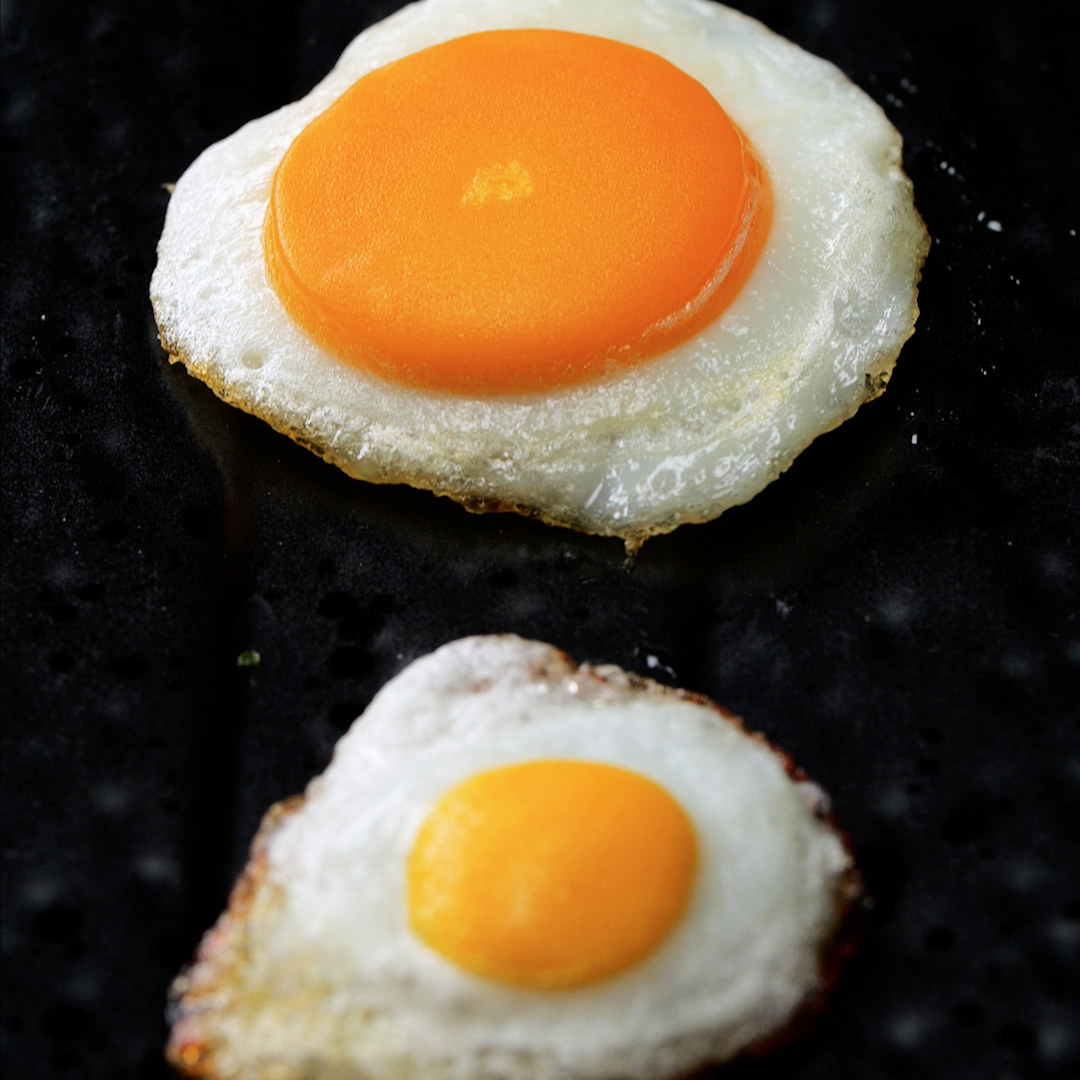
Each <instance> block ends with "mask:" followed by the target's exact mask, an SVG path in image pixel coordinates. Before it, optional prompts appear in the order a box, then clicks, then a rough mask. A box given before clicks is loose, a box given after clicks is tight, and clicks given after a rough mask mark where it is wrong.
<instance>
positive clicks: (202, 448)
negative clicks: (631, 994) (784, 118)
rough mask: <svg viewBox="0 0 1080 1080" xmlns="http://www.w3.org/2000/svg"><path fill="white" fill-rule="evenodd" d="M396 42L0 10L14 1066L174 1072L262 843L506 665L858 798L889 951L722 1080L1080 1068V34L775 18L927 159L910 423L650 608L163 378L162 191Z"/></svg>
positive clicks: (891, 405) (676, 576) (372, 10)
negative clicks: (182, 1028)
mask: <svg viewBox="0 0 1080 1080" xmlns="http://www.w3.org/2000/svg"><path fill="white" fill-rule="evenodd" d="M394 6H395V5H366V6H365V5H350V4H347V3H339V2H330V0H322V2H309V3H301V4H297V5H294V7H293V9H292V10H291V13H290V14H289V15H288V16H287V17H286V18H285V19H284V20H283V21H276V20H272V18H271V16H270V14H269V12H270V11H271V10H272V6H271V7H267V6H266V5H262V4H254V3H250V4H224V5H219V4H214V3H197V2H195V0H190V2H186V3H176V2H161V3H155V4H150V3H144V4H136V3H130V4H126V5H124V4H108V5H105V4H95V3H87V4H52V5H42V4H31V3H29V2H27V0H21V2H19V0H13V2H10V3H8V2H6V0H5V3H4V4H3V8H2V11H3V36H4V46H3V47H4V67H3V78H4V84H5V100H4V151H5V161H4V170H5V195H4V199H3V203H2V214H3V236H4V243H3V249H2V260H3V263H2V265H3V289H4V307H3V418H4V430H3V435H4V442H3V498H4V507H3V517H2V523H0V524H2V529H3V545H4V562H3V575H4V576H3V590H4V591H3V635H4V637H3V660H4V679H3V706H4V784H5V788H4V801H5V814H4V821H3V868H4V874H3V894H4V931H3V939H2V942H3V960H4V984H5V994H4V1021H3V1035H4V1044H3V1047H4V1048H3V1055H4V1065H5V1070H6V1075H7V1076H8V1077H12V1078H14V1077H27V1078H29V1077H35V1078H38V1077H57V1078H69V1077H70V1078H75V1077H79V1078H86V1077H110V1078H115V1077H124V1078H128V1077H131V1078H135V1077H139V1078H160V1080H164V1078H165V1077H167V1076H168V1070H167V1068H166V1066H165V1065H164V1063H163V1061H162V1058H161V1047H162V1044H163V1041H164V1038H165V1027H164V1018H163V1008H164V997H165V991H166V987H167V984H168V982H169V980H170V978H171V977H172V975H173V974H174V973H175V972H176V971H177V970H178V969H179V967H180V966H181V965H182V964H183V963H184V962H185V961H186V960H187V959H188V958H189V957H190V955H191V952H192V950H193V948H194V946H195V944H196V941H197V939H198V936H199V934H200V933H201V932H202V930H204V929H205V928H206V926H207V925H208V924H209V923H210V921H211V920H212V919H213V918H214V917H215V915H216V914H217V912H218V911H219V910H220V908H221V906H222V905H223V903H224V900H225V896H226V892H227V889H228V886H229V884H230V882H231V880H232V878H233V876H234V875H235V874H236V872H237V871H238V869H239V867H240V865H241V863H242V861H243V857H244V852H245V849H246V846H247V843H248V840H249V839H250V836H251V834H252V832H253V831H254V829H255V827H256V824H257V822H258V820H259V817H260V815H261V814H262V812H263V810H264V809H265V808H266V807H267V806H268V805H269V804H270V803H271V802H273V801H274V800H276V799H278V798H281V797H283V796H285V795H288V794H291V793H294V792H297V791H300V790H301V789H302V788H303V786H304V784H305V783H306V782H307V780H308V779H309V778H310V777H311V776H312V775H313V774H314V773H315V772H317V771H318V770H320V769H321V768H322V767H323V766H324V765H325V763H326V762H327V760H328V757H329V754H330V751H331V748H332V746H333V744H334V741H335V740H336V739H337V737H338V736H339V735H340V734H341V732H342V731H343V730H344V728H345V727H346V725H347V724H348V722H349V720H350V719H351V718H352V716H353V715H354V714H355V713H357V712H358V711H359V710H360V709H361V708H362V707H363V706H364V705H365V704H366V703H367V701H368V700H369V699H370V698H371V696H372V694H373V693H374V692H375V691H376V689H378V687H379V686H380V685H381V684H382V683H383V682H384V681H385V680H386V679H387V678H388V677H390V676H391V675H393V674H394V673H395V672H396V671H398V670H399V669H400V668H401V667H402V666H403V664H404V663H406V662H407V661H408V660H409V659H411V658H413V657H415V656H418V655H420V654H421V653H424V652H426V651H428V650H430V649H431V648H433V647H434V646H437V645H439V644H441V643H442V642H445V641H448V640H450V639H452V638H455V637H458V636H460V635H462V634H468V633H476V632H482V631H515V632H518V633H521V634H524V635H528V636H532V637H538V638H542V639H545V640H549V641H551V642H553V643H555V644H557V645H559V646H561V647H563V648H565V649H566V650H567V651H569V652H570V653H571V654H572V655H573V656H575V657H576V658H578V659H581V660H594V661H611V662H615V663H618V664H621V665H623V666H625V667H628V668H630V669H633V670H636V671H639V672H642V673H644V674H650V675H653V676H655V677H658V678H660V679H663V680H665V681H670V682H676V683H678V684H679V685H683V686H686V687H689V688H691V689H693V690H697V691H701V692H704V693H706V694H708V695H710V696H711V697H714V698H715V699H717V700H718V701H720V702H722V703H723V704H725V705H727V706H729V707H730V708H732V709H734V710H735V711H737V712H739V713H741V714H743V715H744V716H745V717H746V718H747V720H748V722H749V723H750V724H751V725H752V726H754V727H756V728H759V729H761V730H763V731H764V732H766V733H767V734H768V735H769V737H770V738H772V739H774V740H775V741H777V742H779V743H780V744H781V745H783V746H785V747H786V748H787V749H788V750H790V752H791V753H792V755H793V756H794V757H795V759H796V760H797V761H798V762H799V763H800V764H802V765H803V766H804V767H805V768H806V769H807V771H808V772H809V773H810V774H811V775H812V776H814V777H815V778H816V779H817V780H819V781H820V782H821V783H822V784H823V785H824V786H825V787H826V788H828V790H829V791H830V792H831V793H832V795H833V797H834V801H835V805H836V809H837V811H838V813H839V815H840V817H841V819H842V821H843V822H844V823H845V824H846V826H847V827H848V828H849V829H850V831H851V833H852V834H853V838H854V843H855V847H856V850H857V853H858V855H859V857H860V860H861V862H862V865H863V866H864V868H865V871H866V875H867V878H868V881H869V884H870V887H871V889H872V891H873V893H874V895H875V897H876V900H877V904H876V907H875V909H874V912H873V917H872V922H871V927H870V932H869V935H868V937H867V939H866V942H865V945H864V947H863V949H862V951H861V954H860V956H859V958H858V959H857V960H856V961H855V963H854V964H853V965H852V966H851V967H850V968H849V969H848V971H847V973H846V975H845V977H844V979H843V980H842V982H841V985H840V988H839V991H838V993H837V995H836V997H835V999H834V1000H833V1002H832V1004H831V1007H830V1008H829V1010H828V1012H827V1013H826V1015H825V1017H824V1018H823V1020H822V1022H821V1023H820V1025H819V1026H818V1028H817V1030H816V1032H815V1033H814V1034H813V1035H811V1036H810V1037H809V1038H808V1039H805V1040H803V1041H802V1042H800V1043H798V1044H797V1045H795V1046H793V1047H791V1048H790V1049H788V1050H787V1051H785V1052H783V1053H782V1054H781V1055H780V1056H779V1057H776V1058H773V1059H771V1060H766V1061H762V1062H759V1063H756V1064H752V1065H747V1066H741V1067H739V1068H737V1069H735V1070H734V1073H733V1075H737V1076H740V1077H745V1078H747V1080H762V1078H766V1077H785V1078H789V1077H790V1078H800V1080H809V1078H818V1077H826V1076H828V1077H836V1076H841V1077H860V1078H870V1080H873V1078H878V1077H881V1078H885V1077H904V1076H911V1077H949V1078H953V1080H956V1078H968V1077H971V1078H974V1077H992V1078H994V1080H1008V1078H1012V1077H1064V1076H1066V1075H1076V1073H1075V1072H1074V1070H1077V1069H1078V1068H1080V1005H1078V998H1080V970H1078V967H1080V965H1078V960H1080V837H1078V823H1080V739H1078V732H1077V702H1078V700H1080V618H1078V616H1077V609H1078V606H1080V605H1078V588H1077V583H1078V575H1080V566H1078V550H1077V548H1078V543H1080V513H1078V501H1080V495H1078V492H1080V466H1078V460H1080V454H1078V445H1080V360H1078V351H1080V350H1078V347H1077V331H1076V325H1077V321H1078V320H1080V302H1078V296H1080V275H1078V271H1077V245H1078V240H1077V237H1076V230H1077V229H1078V228H1080V213H1078V210H1077V199H1076V190H1077V186H1076V177H1077V175H1080V159H1078V155H1077V151H1076V140H1075V137H1070V136H1069V134H1068V131H1069V119H1068V118H1069V114H1070V111H1075V107H1076V97H1077V95H1076V91H1075V89H1074V87H1075V85H1076V63H1075V56H1074V57H1073V58H1072V60H1071V61H1070V51H1071V50H1074V49H1075V41H1076V39H1077V29H1078V27H1077V24H1076V18H1075V15H1074V14H1071V12H1073V11H1074V10H1075V8H1074V6H1073V5H1071V4H1069V3H1061V4H1057V5H1051V4H1039V3H1026V4H1021V3H1016V4H1007V3H1003V2H1000V0H999V2H996V3H995V2H986V0H982V2H978V3H976V2H974V0H958V2H954V3H947V4H946V3H940V2H936V3H927V2H923V0H918V2H914V3H912V2H907V3H904V4H895V5H889V7H888V10H879V5H876V4H864V3H860V2H858V0H837V2H827V0H822V2H816V3H796V2H790V3H782V2H779V0H772V2H767V0H766V2H756V3H748V4H746V5H745V10H748V11H749V12H750V13H751V14H754V15H756V16H758V17H760V18H761V19H763V20H764V21H765V22H766V23H768V24H769V25H770V26H772V27H773V28H774V29H775V30H777V31H779V32H780V33H782V34H785V35H786V36H788V37H790V38H792V39H793V40H795V41H796V42H798V43H800V44H802V45H803V46H805V47H807V48H809V49H810V50H811V51H814V52H816V53H819V54H820V55H822V56H825V57H827V58H828V59H831V60H833V61H834V62H836V63H837V64H839V65H840V66H841V67H842V68H843V69H844V70H845V71H846V72H847V73H848V74H849V75H850V76H851V77H852V78H853V79H854V80H855V81H856V82H857V83H859V84H860V85H861V86H863V87H864V88H865V89H866V90H868V91H869V92H870V93H871V94H872V95H873V96H874V97H875V98H876V99H877V100H878V101H879V102H880V103H881V104H882V105H883V106H884V108H885V109H886V111H887V112H888V113H889V115H890V117H891V118H892V120H893V122H894V123H896V124H897V126H898V127H899V128H900V130H901V132H902V133H903V135H904V137H905V143H906V153H905V159H906V164H907V168H908V172H909V173H910V175H911V176H912V177H913V179H914V181H915V189H916V196H917V203H918V205H919V207H920V209H921V211H922V213H923V215H924V216H925V218H926V220H927V222H928V225H929V228H930V231H931V233H932V234H933V236H934V238H935V243H934V246H933V250H932V252H931V256H930V259H929V262H928V264H927V267H926V272H925V276H924V281H923V287H922V292H921V297H920V302H921V306H922V311H923V313H922V317H921V319H920V322H919V327H918V331H917V333H916V335H915V337H914V338H913V339H912V340H911V342H910V343H909V344H908V346H907V347H906V348H905V350H904V353H903V355H902V357H901V361H900V364H899V366H898V368H897V371H896V376H895V378H894V380H893V384H892V386H891V387H890V389H889V390H888V392H887V394H886V395H885V397H884V398H882V399H881V400H880V401H878V402H876V403H874V404H873V405H871V406H869V407H867V408H866V409H865V410H863V411H862V412H860V414H859V415H858V417H856V418H855V419H854V420H853V421H851V422H850V423H848V424H846V425H845V426H844V427H843V428H842V429H840V430H839V431H837V432H834V433H833V434H831V435H829V436H827V437H826V438H824V439H822V440H820V441H819V442H818V443H817V444H815V446H813V447H812V448H811V449H810V450H809V451H808V452H807V453H805V454H804V455H803V456H802V457H801V458H800V459H799V460H798V462H797V463H796V465H795V466H794V467H793V468H792V469H791V471H790V472H789V473H788V474H787V475H785V476H784V477H783V478H781V480H780V481H779V482H777V483H776V484H774V485H773V486H772V487H770V488H769V489H768V490H767V491H766V492H765V493H763V494H762V495H761V496H759V497H758V498H757V499H755V500H754V501H753V503H752V504H750V505H749V506H747V507H744V508H741V509H737V510H734V511H731V512H730V513H729V514H727V515H725V516H724V517H723V518H722V519H721V520H719V521H717V522H714V523H712V524H709V525H706V526H697V527H687V528H684V529H682V530H680V531H679V532H677V533H676V534H674V535H672V536H670V537H662V538H659V539H657V540H654V541H651V542H650V543H649V544H647V545H646V547H645V550H644V552H643V553H642V555H641V558H640V559H639V561H638V565H637V567H636V568H635V569H634V570H633V571H632V572H627V571H626V570H624V569H623V565H622V550H621V546H620V545H619V543H618V542H616V541H608V540H600V539H595V538H589V537H582V536H577V535H575V534H572V533H569V532H564V531H561V530H553V529H549V528H546V527H544V526H542V525H539V524H537V523H535V522H530V521H526V520H524V519H519V518H512V517H488V518H477V517H472V516H470V515H468V514H466V513H464V512H463V511H462V510H460V509H459V508H458V507H456V506H454V505H453V504H451V503H448V502H446V501H443V500H435V499H433V498H431V497H429V496H427V495H424V494H421V493H417V492H412V491H408V490H400V489H373V488H370V487H367V486H365V485H361V484H358V483H355V482H353V481H350V480H348V479H347V478H346V477H344V476H343V475H341V474H339V473H337V472H336V471H335V470H333V469H332V468H330V467H328V466H325V465H323V464H322V463H320V462H319V461H317V460H316V459H315V458H314V457H312V456H310V455H308V454H307V453H305V452H304V451H303V450H301V449H299V448H297V447H295V446H293V445H292V444H291V443H289V442H288V441H287V440H285V439H283V438H280V437H278V436H276V435H274V434H273V433H271V432H270V431H269V430H268V429H266V428H264V427H263V426H262V425H261V424H260V423H259V422H257V421H255V420H252V419H250V418H249V417H246V416H243V415H241V414H239V413H237V412H234V411H232V410H230V409H228V408H227V407H226V406H224V405H222V404H220V403H219V402H218V401H217V400H216V399H214V398H213V396H212V395H211V394H210V393H209V392H208V391H207V390H206V389H205V388H203V387H202V386H201V385H199V384H197V383H195V382H193V381H192V380H190V379H189V378H188V377H187V376H186V375H185V374H183V373H182V372H179V371H176V370H172V369H169V368H168V366H167V364H165V362H164V361H163V358H162V354H161V353H160V351H159V350H158V348H157V346H156V340H155V334H154V328H153V322H152V318H151V314H150V308H149V302H148V300H147V285H148V282H149V277H150V273H151V270H152V268H153V264H154V258H155V256H154V245H155V242H156V240H157V236H158V233H159V232H160V228H161V223H162V219H163V215H164V212H165V205H166V201H167V195H166V192H165V190H164V189H163V187H162V185H163V184H165V183H166V182H167V181H171V180H174V179H176V177H177V176H178V175H179V174H180V173H181V172H182V171H183V169H184V168H185V167H186V166H187V165H188V164H189V162H190V161H191V160H192V159H193V158H194V156H195V155H196V154H197V153H198V152H199V151H200V150H202V149H203V148H204V147H206V146H207V145H208V144H210V143H211V142H213V141H215V140H216V139H219V138H221V137H223V136H225V135H227V134H229V133H230V132H231V131H232V130H234V129H235V128H236V127H238V126H239V125H240V124H241V123H243V122H244V121H246V120H248V119H251V118H253V117H255V116H258V115H260V114H262V113H264V112H267V111H269V110H271V109H273V108H275V107H277V106H279V105H281V104H284V103H285V102H287V101H290V100H292V99H294V98H296V97H298V96H300V95H301V94H303V93H304V92H305V91H306V90H307V89H308V88H309V87H310V86H311V85H312V84H313V83H314V82H316V81H317V80H318V79H319V78H320V77H321V76H322V75H323V74H324V73H325V72H326V70H328V69H329V67H330V66H331V65H332V63H333V62H334V60H335V59H336V57H337V55H338V54H339V53H340V51H341V50H342V48H343V47H344V46H345V44H346V43H347V42H348V41H349V40H350V39H351V37H352V36H353V35H354V34H355V33H356V32H358V31H359V30H360V29H361V28H362V27H363V26H364V25H366V24H367V23H368V22H370V21H372V20H373V19H375V18H378V17H381V16H382V15H384V14H386V13H388V12H389V10H391V9H392V8H393V7H394ZM248 649H254V650H257V651H258V653H259V654H260V656H261V664H260V665H259V666H258V667H246V668H245V667H238V666H237V657H238V656H239V655H240V654H241V653H243V652H244V651H245V650H248Z"/></svg>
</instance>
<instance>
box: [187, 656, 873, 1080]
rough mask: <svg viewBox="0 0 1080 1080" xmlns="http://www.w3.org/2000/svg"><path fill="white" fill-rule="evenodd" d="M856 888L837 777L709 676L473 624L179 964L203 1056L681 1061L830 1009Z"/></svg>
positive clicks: (584, 1072) (365, 1064) (395, 1062)
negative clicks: (758, 720) (733, 707)
mask: <svg viewBox="0 0 1080 1080" xmlns="http://www.w3.org/2000/svg"><path fill="white" fill-rule="evenodd" d="M860 895H861V888H860V879H859V876H858V873H857V871H856V870H855V869H854V866H853V863H852V860H851V856H850V853H849V851H848V849H847V847H846V845H845V842H844V840H843V839H842V837H841V836H840V835H839V834H838V832H837V830H836V828H835V827H834V825H833V824H832V823H831V821H830V819H829V817H828V815H827V811H826V800H825V796H824V795H823V793H822V792H821V791H820V789H818V788H817V787H815V786H814V785H813V784H811V783H810V782H809V781H807V780H806V779H805V778H803V777H802V776H801V774H799V773H798V772H797V771H795V770H794V768H793V767H792V766H791V763H790V761H788V760H787V759H786V758H785V757H784V756H783V755H782V754H781V753H779V752H778V751H776V750H774V749H773V748H772V747H770V746H769V745H768V744H767V743H766V742H765V741H764V740H763V739H762V738H761V737H760V736H755V735H752V734H749V733H747V732H746V731H745V730H744V729H743V728H742V726H741V725H740V723H739V722H738V721H737V720H736V719H735V718H734V717H732V716H730V714H727V713H725V712H724V711H723V710H721V709H718V708H717V707H716V706H714V705H712V704H711V703H710V702H708V701H706V700H705V699H703V698H700V697H698V696H696V695H691V694H688V693H685V692H683V691H679V690H673V689H671V688H669V687H664V686H661V685H658V684H656V683H653V682H650V681H648V680H644V679H641V678H639V677H637V676H633V675H630V674H628V673H626V672H624V671H622V670H620V669H618V668H615V667H607V666H605V667H591V666H588V665H585V666H581V667H578V666H577V665H575V664H574V663H573V662H572V661H571V660H570V659H569V658H568V657H566V656H565V655H564V654H563V653H560V652H559V651H557V650H556V649H553V648H552V647H551V646H548V645H544V644H541V643H539V642H533V641H525V640H522V639H521V638H517V637H513V636H497V637H477V638H466V639H463V640H461V641H457V642H454V643H452V644H450V645H447V646H444V647H443V648H441V649H439V650H437V651H436V652H434V653H432V654H431V655H429V656H427V657H424V658H422V659H420V660H418V661H416V662H415V663H413V664H412V665H411V666H409V667H408V668H406V669H405V671H403V672H402V673H401V674H400V675H398V676H397V677H396V678H395V679H393V680H392V681H391V682H390V683H388V684H387V685H386V686H385V687H384V688H383V689H382V691H381V692H380V693H379V694H378V695H376V697H375V699H374V700H373V701H372V703H371V705H370V707H369V708H368V710H367V712H366V713H365V714H364V715H363V716H362V717H361V718H360V719H358V720H357V722H356V723H355V724H354V725H353V727H352V728H351V729H350V731H349V732H348V733H347V734H346V735H345V736H344V738H343V739H342V740H341V742H340V743H339V744H338V746H337V749H336V751H335V753H334V758H333V761H332V763H331V765H330V767H329V768H328V769H327V771H326V772H325V773H324V774H323V775H322V776H321V777H319V778H318V779H316V780H315V781H313V782H312V784H311V785H310V786H309V788H308V791H307V793H306V795H305V796H304V797H303V798H302V799H299V800H292V801H290V802H287V803H283V804H280V805H279V806H277V807H275V808H274V809H273V810H271V811H270V813H269V814H268V815H267V818H266V820H265V822H264V825H263V828H262V830H261V831H260V834H259V836H258V837H257V838H256V841H255V844H254V846H253V852H252V859H251V861H250V863H249V865H248V867H247V869H246V871H245V873H244V876H243V877H242V878H241V880H240V882H239V883H238V885H237V886H236V888H235V889H234V892H233V896H232V899H231V901H230V905H229V909H228V910H227V911H226V913H225V914H224V915H223V916H222V917H221V919H220V920H219V922H218V924H217V926H216V927H214V929H213V930H211V931H210V932H209V933H208V934H207V936H206V937H205V939H204V941H203V944H202V946H201V948H200V951H199V954H198V957H197V960H196V963H195V964H194V965H193V966H192V967H191V968H190V969H189V970H188V971H187V972H186V973H185V974H183V975H182V976H181V977H180V978H179V979H178V980H177V982H176V984H175V987H174V1010H175V1011H174V1026H173V1031H172V1036H171V1040H170V1044H169V1056H170V1058H171V1060H172V1061H173V1063H174V1064H176V1065H178V1066H179V1067H180V1068H181V1069H183V1070H184V1071H186V1072H187V1073H188V1074H190V1075H193V1076H205V1077H215V1078H221V1080H227V1078H240V1077H243V1078H266V1080H269V1078H271V1077H273V1078H274V1080H300V1078H304V1080H316V1078H329V1077H333V1078H335V1080H359V1078H361V1077H363V1078H364V1080H391V1078H392V1080H421V1078H423V1080H449V1078H453V1080H472V1078H475V1077H480V1076H483V1077H487V1078H488V1080H555V1078H560V1080H573V1078H597V1080H599V1078H602V1077H604V1078H606V1077H613V1076H619V1077H624V1078H627V1080H634V1078H640V1080H645V1078H650V1080H656V1078H660V1077H668V1076H674V1075H682V1074H683V1073H685V1072H687V1071H688V1070H691V1069H694V1068H696V1067H699V1066H701V1065H703V1064H705V1063H707V1062H721V1061H726V1060H729V1059H731V1058H733V1057H735V1056H737V1055H739V1054H741V1053H743V1052H745V1051H747V1050H749V1049H755V1050H756V1049H760V1048H762V1047H763V1046H765V1045H767V1044H769V1043H772V1042H775V1041H776V1040H778V1039H779V1038H780V1037H781V1035H782V1034H783V1033H784V1032H785V1031H789V1030H790V1029H791V1028H792V1027H793V1026H794V1023H795V1021H796V1020H798V1019H801V1018H803V1017H804V1016H805V1015H806V1013H807V1012H808V1011H811V1010H812V1009H814V1008H816V1007H818V1006H819V1005H820V1003H821V1001H822V1000H823V996H824V992H825V991H827V990H828V988H829V984H830V983H831V981H832V979H833V978H834V977H835V974H836V971H837V968H838V963H837V961H838V960H839V959H841V954H842V953H843V952H844V950H845V947H846V946H845V944H844V941H845V937H844V934H843V931H844V929H845V927H847V926H849V925H850V920H849V916H850V915H851V913H852V909H853V905H854V904H855V902H856V900H857V899H858V898H859V896H860Z"/></svg>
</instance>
